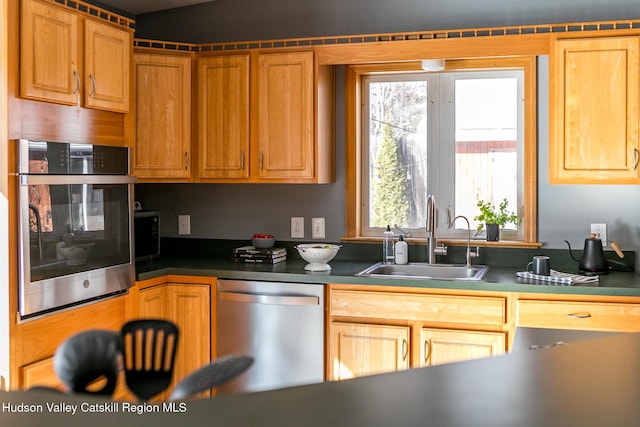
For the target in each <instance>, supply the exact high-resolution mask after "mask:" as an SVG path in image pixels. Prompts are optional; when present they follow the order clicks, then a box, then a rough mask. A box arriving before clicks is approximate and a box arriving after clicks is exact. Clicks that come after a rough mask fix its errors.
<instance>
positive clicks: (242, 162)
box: [240, 151, 244, 170]
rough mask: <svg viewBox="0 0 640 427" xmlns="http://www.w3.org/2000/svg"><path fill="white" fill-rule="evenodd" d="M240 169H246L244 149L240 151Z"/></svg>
mask: <svg viewBox="0 0 640 427" xmlns="http://www.w3.org/2000/svg"><path fill="white" fill-rule="evenodd" d="M240 169H242V170H244V151H243V152H242V153H240Z"/></svg>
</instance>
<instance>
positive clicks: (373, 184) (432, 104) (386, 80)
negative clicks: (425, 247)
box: [347, 58, 536, 242]
mask: <svg viewBox="0 0 640 427" xmlns="http://www.w3.org/2000/svg"><path fill="white" fill-rule="evenodd" d="M378 67H379V68H377V66H374V65H371V66H357V67H350V73H349V75H348V79H347V84H348V87H347V93H348V94H351V96H353V97H354V98H355V99H356V102H354V103H347V106H348V115H349V116H350V117H353V119H354V121H355V123H356V127H355V128H354V129H351V133H349V128H348V138H349V140H353V146H354V148H355V149H353V150H347V161H348V162H349V163H350V165H353V166H354V168H353V169H354V170H355V171H357V172H355V173H353V174H352V175H350V176H348V179H349V180H350V182H349V183H348V185H347V188H348V190H347V194H348V198H349V203H348V209H347V210H348V218H347V231H348V234H349V236H347V237H357V238H376V237H379V236H381V235H382V233H383V231H384V227H385V226H386V225H387V224H390V225H391V226H392V227H393V226H394V225H397V226H398V227H400V228H401V229H403V230H405V231H407V232H409V233H410V234H411V236H412V237H424V236H425V230H424V226H425V222H426V196H427V194H434V196H435V199H436V202H437V207H438V215H437V217H438V233H437V235H438V237H439V238H444V239H466V235H467V234H466V233H467V231H466V223H464V221H457V222H455V223H453V224H452V221H453V218H454V217H455V216H457V215H464V216H466V217H467V218H468V219H469V220H470V221H471V227H472V232H473V233H475V229H476V227H477V224H476V223H475V221H474V220H473V218H474V217H475V216H476V215H477V214H478V213H479V211H478V209H477V206H476V204H477V201H478V200H485V201H490V202H493V203H494V204H495V205H498V204H499V203H500V201H502V200H503V199H505V198H506V199H507V200H508V201H509V210H512V211H515V212H517V214H518V215H519V216H520V217H521V218H522V219H523V221H522V222H521V223H520V224H518V225H514V224H509V225H508V226H507V228H506V229H505V230H504V231H503V233H502V234H501V240H504V241H509V242H534V241H535V182H536V168H535V163H536V162H535V125H534V124H535V99H534V97H535V90H534V89H535V61H534V59H533V58H508V59H504V60H502V59H494V60H491V61H489V60H458V61H448V63H447V68H446V69H445V70H444V71H442V72H437V73H427V72H424V71H421V70H420V69H419V66H415V65H408V64H406V63H405V64H401V65H398V64H396V65H395V66H394V65H393V64H386V65H381V66H378ZM394 67H397V68H395V69H394ZM412 67H413V68H412ZM349 107H351V108H349ZM351 115H352V116H351ZM358 135H360V137H359V138H358ZM352 183H353V184H355V185H353V187H352V186H351V185H349V184H352ZM351 188H353V189H355V190H350V189H351Z"/></svg>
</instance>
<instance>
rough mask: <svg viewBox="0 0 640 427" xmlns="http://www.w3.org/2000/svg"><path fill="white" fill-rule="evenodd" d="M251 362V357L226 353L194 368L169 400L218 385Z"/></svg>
mask: <svg viewBox="0 0 640 427" xmlns="http://www.w3.org/2000/svg"><path fill="white" fill-rule="evenodd" d="M252 364H253V357H251V356H240V355H228V356H223V357H220V358H218V359H216V360H214V361H213V362H211V363H210V364H208V365H205V366H203V367H202V368H200V369H197V370H195V371H194V372H192V373H191V374H189V375H187V376H186V377H184V378H183V379H182V381H180V382H179V383H178V384H177V385H176V386H175V388H174V389H173V391H172V392H171V396H170V397H169V400H180V399H186V398H188V397H190V396H193V395H195V394H198V393H201V392H203V391H206V390H210V389H212V388H214V387H218V386H220V385H222V384H224V383H226V382H227V381H230V380H232V379H233V378H235V377H237V376H238V375H240V374H241V373H243V372H244V371H246V370H247V369H249V367H250V366H251V365H252Z"/></svg>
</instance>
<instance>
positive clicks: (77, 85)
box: [73, 70, 80, 95]
mask: <svg viewBox="0 0 640 427" xmlns="http://www.w3.org/2000/svg"><path fill="white" fill-rule="evenodd" d="M73 76H74V77H75V78H76V88H75V89H74V90H73V94H74V95H75V94H77V93H78V91H79V90H80V76H79V75H78V72H77V71H76V70H73Z"/></svg>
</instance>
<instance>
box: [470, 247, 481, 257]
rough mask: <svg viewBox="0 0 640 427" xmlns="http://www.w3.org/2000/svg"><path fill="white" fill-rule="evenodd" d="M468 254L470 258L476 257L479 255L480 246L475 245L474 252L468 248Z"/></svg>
mask: <svg viewBox="0 0 640 427" xmlns="http://www.w3.org/2000/svg"><path fill="white" fill-rule="evenodd" d="M469 256H470V257H471V258H478V257H479V256H480V246H476V251H475V252H473V251H471V250H470V251H469Z"/></svg>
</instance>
